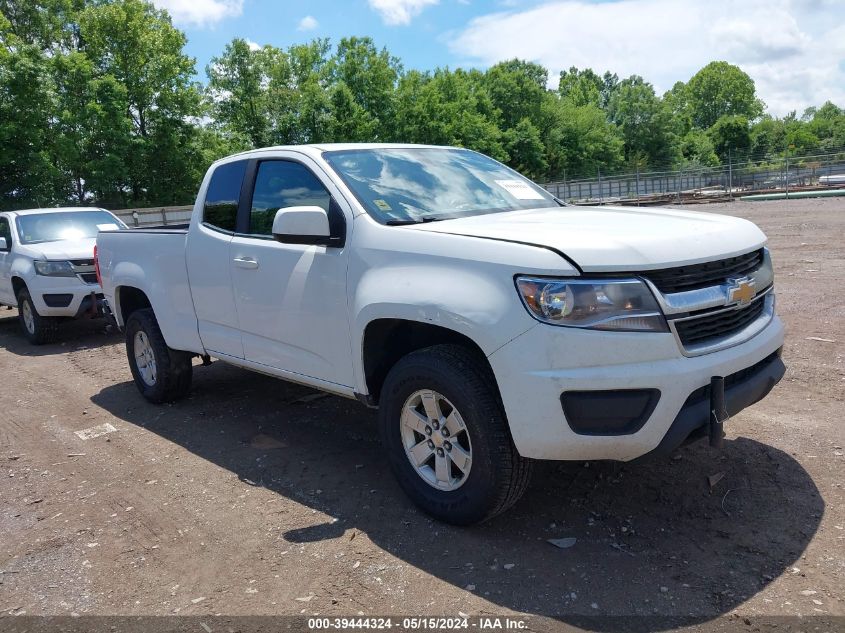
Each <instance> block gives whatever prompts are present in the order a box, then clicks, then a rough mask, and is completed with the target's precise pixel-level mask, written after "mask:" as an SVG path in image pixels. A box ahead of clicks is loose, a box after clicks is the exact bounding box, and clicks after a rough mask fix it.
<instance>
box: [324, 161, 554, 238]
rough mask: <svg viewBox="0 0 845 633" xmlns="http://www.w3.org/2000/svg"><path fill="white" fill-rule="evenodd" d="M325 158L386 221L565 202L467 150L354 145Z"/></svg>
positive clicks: (373, 212) (366, 205) (442, 217)
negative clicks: (358, 147)
mask: <svg viewBox="0 0 845 633" xmlns="http://www.w3.org/2000/svg"><path fill="white" fill-rule="evenodd" d="M323 157H324V158H325V159H326V160H327V161H328V163H329V164H330V165H331V166H332V167H333V168H334V170H335V171H336V172H337V173H338V174H339V175H340V176H341V178H343V180H344V182H345V183H346V184H347V186H348V187H349V188H350V189H351V190H352V193H353V194H354V195H355V197H356V198H357V199H358V201H359V202H360V203H361V204H362V205H363V207H364V208H365V209H366V210H367V212H368V213H369V214H370V215H371V216H372V217H373V218H375V219H376V220H378V221H379V222H382V223H384V224H406V223H407V224H410V223H416V222H433V221H437V220H448V219H452V218H459V217H467V216H472V215H481V214H484V213H500V212H503V211H516V210H519V209H536V208H540V207H557V206H561V205H560V203H558V202H557V200H556V199H555V198H554V197H553V196H552V195H551V194H549V193H548V192H547V191H545V190H544V189H542V188H540V187H538V186H537V185H535V184H534V183H533V182H531V181H530V180H528V179H526V178H525V177H523V176H521V175H520V174H518V173H517V172H515V171H513V170H512V169H509V168H507V167H505V166H504V165H502V164H501V163H499V162H496V161H495V160H493V159H491V158H488V157H486V156H484V155H483V154H479V153H477V152H473V151H470V150H466V149H450V148H422V147H420V148H388V149H382V148H379V149H354V150H337V151H329V152H325V153H324V154H323Z"/></svg>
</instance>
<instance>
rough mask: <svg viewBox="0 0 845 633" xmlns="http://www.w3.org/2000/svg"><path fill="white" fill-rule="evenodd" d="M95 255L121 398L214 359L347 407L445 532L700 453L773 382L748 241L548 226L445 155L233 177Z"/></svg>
mask: <svg viewBox="0 0 845 633" xmlns="http://www.w3.org/2000/svg"><path fill="white" fill-rule="evenodd" d="M97 248H98V254H97V266H98V271H99V274H100V275H101V279H102V284H103V292H104V293H105V296H106V300H107V302H108V304H109V305H110V306H111V307H112V309H113V311H114V316H115V318H116V320H117V322H118V325H119V326H120V327H122V328H123V329H124V330H125V332H126V350H127V356H128V360H129V365H130V368H131V371H132V375H133V377H134V380H135V383H136V385H137V387H138V389H139V390H140V391H141V393H142V394H143V395H144V397H146V398H147V399H148V400H150V401H152V402H164V401H170V400H174V399H176V398H179V397H180V396H184V395H185V394H186V392H187V391H188V390H189V388H190V384H191V376H192V367H193V364H192V359H193V358H194V357H202V358H203V359H204V360H205V361H208V360H209V357H215V358H217V359H220V360H223V361H226V362H228V363H233V364H235V365H238V366H240V367H245V368H247V369H251V370H254V371H258V372H261V373H264V374H269V375H271V376H276V377H278V378H283V379H286V380H290V381H294V382H297V383H301V384H305V385H309V386H312V387H315V388H317V389H321V390H324V391H327V392H330V393H333V394H337V395H340V396H346V397H349V398H357V399H358V400H360V401H362V402H363V403H365V404H367V405H369V406H372V407H377V408H378V411H379V413H378V417H379V432H380V435H381V439H382V442H383V445H384V451H385V455H386V457H387V458H388V459H389V461H390V464H391V467H392V469H393V472H394V473H395V475H396V477H397V479H398V481H399V483H400V485H401V487H402V488H403V489H404V490H405V492H406V493H407V494H408V495H409V496H410V497H411V498H412V499H413V501H414V502H415V503H417V504H418V505H419V506H420V507H421V508H422V509H423V510H425V511H426V512H428V513H429V514H431V515H433V516H435V517H437V518H439V519H441V520H444V521H447V522H451V523H456V524H470V523H474V522H478V521H481V520H484V519H487V518H489V517H491V516H493V515H495V514H497V513H499V512H501V511H503V510H505V509H506V508H508V507H509V506H511V505H512V504H513V503H514V502H515V501H516V500H517V499H518V498H519V497H520V495H521V494H522V492H523V491H524V489H525V487H526V485H527V482H528V479H529V473H530V467H531V464H532V460H535V459H557V460H596V459H611V460H623V461H628V460H633V459H635V458H639V457H642V456H644V455H647V454H658V455H660V454H666V453H668V452H669V451H673V450H674V449H676V448H677V447H678V446H680V445H681V444H682V443H684V442H685V441H687V440H692V439H695V438H701V437H704V436H709V438H710V441H711V443H712V444H716V445H718V444H719V443H720V442H721V439H722V436H723V423H724V421H725V420H726V419H727V417H728V416H729V415H733V414H736V413H737V412H738V411H740V410H741V409H743V408H744V407H747V406H749V405H751V404H753V403H755V402H757V401H758V400H760V399H761V398H763V397H764V396H765V395H766V394H768V393H769V391H770V390H771V389H772V387H773V386H774V385H775V384H776V383H777V382H778V381H779V380H780V379H781V377H782V376H783V373H784V370H785V368H784V365H783V363H782V362H781V359H780V353H781V347H782V345H783V326H782V325H781V321H780V320H779V318H778V317H777V316H776V315H775V296H774V292H773V274H772V262H771V259H770V256H769V252H768V250H767V248H766V238H765V236H764V235H763V233H762V232H761V231H760V230H759V229H758V228H757V227H756V226H755V225H754V224H752V223H750V222H748V221H745V220H742V219H738V218H734V217H727V216H722V215H715V214H712V213H696V212H689V211H675V210H667V209H654V208H631V207H608V206H604V207H572V206H567V205H564V204H563V203H561V202H560V201H558V200H557V199H555V198H554V197H553V196H551V195H550V194H549V193H548V192H546V191H545V190H543V189H542V188H541V187H538V186H537V185H535V184H534V183H532V182H531V181H529V180H527V179H526V178H524V177H522V176H521V175H519V174H518V173H516V172H514V171H512V170H511V169H509V168H507V167H505V166H504V165H502V164H500V163H498V162H496V161H494V160H492V159H490V158H487V157H486V156H483V155H481V154H478V153H475V152H472V151H468V150H465V149H459V148H449V147H430V146H414V145H381V144H377V145H357V144H343V145H336V144H334V145H333V144H327V145H314V146H293V147H275V148H268V149H262V150H255V151H250V152H247V153H243V154H238V155H235V156H231V157H228V158H225V159H223V160H220V161H218V162H216V163H214V164H213V165H212V166H211V168H210V169H209V170H208V173H207V174H206V176H205V179H204V181H203V183H202V185H201V188H200V191H199V195H198V197H197V201H196V204H195V206H194V210H193V216H192V219H191V221H190V225H189V226H187V227H186V228H184V229H178V230H175V229H172V228H169V229H161V230H131V231H117V232H110V233H101V234H100V235H99V237H98V240H97Z"/></svg>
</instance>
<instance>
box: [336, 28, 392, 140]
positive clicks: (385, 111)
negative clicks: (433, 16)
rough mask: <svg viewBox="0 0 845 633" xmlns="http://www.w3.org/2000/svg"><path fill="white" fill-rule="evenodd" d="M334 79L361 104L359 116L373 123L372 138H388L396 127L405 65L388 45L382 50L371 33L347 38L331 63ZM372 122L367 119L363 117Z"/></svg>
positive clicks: (361, 119)
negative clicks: (398, 90)
mask: <svg viewBox="0 0 845 633" xmlns="http://www.w3.org/2000/svg"><path fill="white" fill-rule="evenodd" d="M330 68H331V75H332V79H333V81H334V82H335V83H338V84H340V83H343V84H345V86H346V88H347V89H348V91H349V95H350V96H351V97H352V99H353V100H354V102H355V103H357V104H358V105H359V106H360V111H359V112H358V114H357V115H356V116H357V119H358V121H359V123H361V124H364V125H365V127H370V129H371V132H370V133H371V137H370V139H369V140H371V141H372V140H379V139H385V138H388V137H389V136H390V133H391V131H392V130H393V129H394V119H393V116H394V103H393V98H394V93H395V91H396V85H397V82H398V80H399V76H400V74H401V72H402V66H401V64H400V63H399V60H398V59H397V58H396V57H393V56H391V55H390V54H389V53H388V52H387V49H386V48H383V49H381V50H378V49H377V48H376V45H375V44H374V43H373V40H372V39H370V38H369V37H349V38H343V39H341V40H340V42H339V43H338V45H337V52H336V53H335V56H334V57H333V58H332V60H331V64H330ZM364 118H369V119H371V121H370V122H367V123H366V124H365V123H364V121H363V119H364Z"/></svg>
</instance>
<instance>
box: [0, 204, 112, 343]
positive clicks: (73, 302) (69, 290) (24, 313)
mask: <svg viewBox="0 0 845 633" xmlns="http://www.w3.org/2000/svg"><path fill="white" fill-rule="evenodd" d="M125 228H126V225H124V224H123V222H121V221H120V220H119V219H118V218H117V217H115V216H114V215H113V214H111V213H109V212H108V211H105V210H103V209H94V208H89V207H80V208H58V209H30V210H26V211H8V212H4V213H0V304H3V305H7V306H16V307H17V308H18V316H19V318H20V324H21V330H22V331H23V333H24V335H25V336H26V337H27V338H28V339H29V341H30V342H31V343H33V344H35V345H40V344H42V343H47V342H49V341H50V340H51V339H52V338H53V336H54V335H55V333H56V330H57V328H58V325H59V322H60V321H61V319H62V318H81V317H96V316H101V315H102V301H103V294H102V292H101V290H100V284H99V282H98V281H97V275H96V273H95V271H94V245H95V243H96V237H97V233H98V232H99V231H116V230H118V229H125Z"/></svg>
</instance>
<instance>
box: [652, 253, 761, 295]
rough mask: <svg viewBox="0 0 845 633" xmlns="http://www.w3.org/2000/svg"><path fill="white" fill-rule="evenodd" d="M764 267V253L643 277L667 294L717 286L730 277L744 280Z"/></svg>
mask: <svg viewBox="0 0 845 633" xmlns="http://www.w3.org/2000/svg"><path fill="white" fill-rule="evenodd" d="M762 263H763V249H762V248H761V249H760V250H757V251H753V252H751V253H746V254H745V255H737V256H736V257H729V258H728V259H722V260H719V261H716V262H705V263H703V264H691V265H689V266H678V267H676V268H666V269H665V270H652V271H648V272H644V273H642V276H643V277H645V278H646V279H648V280H649V281H651V283H653V284H654V285H655V286H657V288H658V290H660V292H662V293H664V294H670V293H674V292H684V291H686V290H698V289H699V288H707V287H708V286H717V285H719V284H722V283H724V282H725V280H726V279H728V278H729V277H743V276H745V275H747V274H749V273H750V272H752V271H754V270H756V269H757V268H759V267H760V265H761V264H762Z"/></svg>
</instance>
